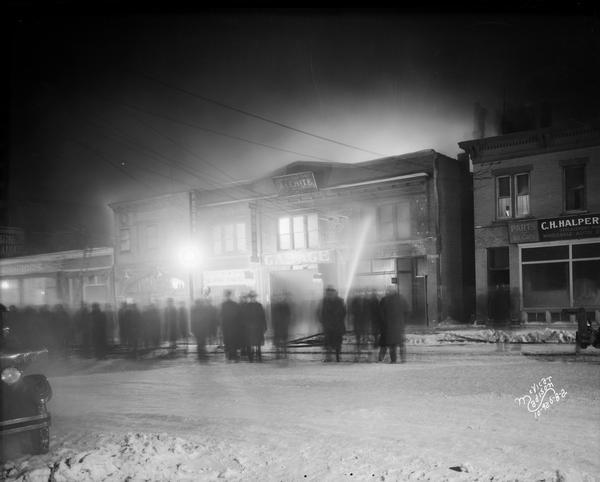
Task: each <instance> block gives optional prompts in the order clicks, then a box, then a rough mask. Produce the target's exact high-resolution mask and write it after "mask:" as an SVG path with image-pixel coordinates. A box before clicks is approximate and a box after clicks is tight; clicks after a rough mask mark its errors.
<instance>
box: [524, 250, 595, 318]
mask: <svg viewBox="0 0 600 482" xmlns="http://www.w3.org/2000/svg"><path fill="white" fill-rule="evenodd" d="M586 244H598V241H597V240H589V239H582V240H576V239H574V240H560V241H549V242H540V243H524V244H519V245H518V248H519V259H518V261H519V292H520V302H519V304H520V309H521V311H532V310H533V311H535V310H536V309H538V310H542V309H548V308H550V309H556V307H547V306H525V304H524V294H523V286H524V285H523V265H532V264H546V263H567V264H568V283H569V286H568V290H569V307H574V303H575V299H574V273H573V271H574V269H573V264H574V263H577V262H582V261H596V260H600V257H596V256H592V257H582V258H576V257H573V247H574V246H578V245H586ZM555 246H567V247H568V254H567V256H566V257H561V258H555V259H548V260H538V261H523V249H531V248H548V247H555Z"/></svg>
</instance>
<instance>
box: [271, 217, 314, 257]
mask: <svg viewBox="0 0 600 482" xmlns="http://www.w3.org/2000/svg"><path fill="white" fill-rule="evenodd" d="M298 219H301V228H302V229H301V230H297V229H296V227H297V226H298V223H297V220H298ZM311 219H312V220H313V221H311ZM286 220H287V221H286ZM284 225H287V231H286V232H283V230H282V226H284ZM311 225H313V226H314V229H310V227H311ZM283 236H286V237H287V242H286V243H282V237H283ZM300 237H301V239H302V242H301V243H298V242H297V238H298V239H299V238H300ZM298 245H300V246H298ZM284 246H287V247H284ZM318 248H319V217H318V214H317V213H305V214H288V215H285V216H279V217H278V218H277V251H293V250H296V249H318Z"/></svg>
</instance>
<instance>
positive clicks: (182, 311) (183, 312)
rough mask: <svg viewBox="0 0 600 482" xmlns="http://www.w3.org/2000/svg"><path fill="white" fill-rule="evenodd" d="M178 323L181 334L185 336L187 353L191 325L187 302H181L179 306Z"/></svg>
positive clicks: (182, 336) (184, 341) (186, 350)
mask: <svg viewBox="0 0 600 482" xmlns="http://www.w3.org/2000/svg"><path fill="white" fill-rule="evenodd" d="M177 324H178V326H179V336H180V337H181V338H183V343H184V345H185V353H186V354H187V352H188V340H189V334H190V326H189V317H188V308H187V306H186V305H185V302H183V301H181V302H180V303H179V308H178V309H177Z"/></svg>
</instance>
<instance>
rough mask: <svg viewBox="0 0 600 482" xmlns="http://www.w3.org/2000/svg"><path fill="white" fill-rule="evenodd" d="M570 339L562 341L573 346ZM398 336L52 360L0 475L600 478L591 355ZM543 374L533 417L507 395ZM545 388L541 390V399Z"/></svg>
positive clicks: (598, 391)
mask: <svg viewBox="0 0 600 482" xmlns="http://www.w3.org/2000/svg"><path fill="white" fill-rule="evenodd" d="M570 346H571V347H572V346H573V345H570ZM499 347H500V345H494V344H485V345H463V346H437V347H418V346H411V345H409V346H408V363H406V364H396V365H392V364H389V363H366V362H363V363H353V362H352V361H351V360H352V356H351V354H345V355H344V360H345V361H343V362H342V363H339V364H337V363H322V362H321V361H320V359H321V357H320V356H318V355H317V354H314V355H308V356H305V357H302V356H297V357H293V358H292V359H290V360H288V361H285V362H284V361H277V360H272V359H271V360H267V361H265V362H263V363H247V362H241V363H227V362H225V361H224V358H222V357H220V356H219V355H214V357H213V358H212V359H211V361H209V362H208V363H203V364H201V363H198V362H197V361H196V360H195V357H194V355H193V354H192V353H190V354H189V355H188V356H187V357H183V356H181V357H176V358H160V359H156V358H152V359H145V360H130V359H120V358H112V359H108V360H103V361H95V360H83V359H73V360H70V361H69V362H63V363H67V364H66V365H58V364H57V363H56V362H54V363H48V365H47V366H46V373H47V374H48V376H49V379H50V383H51V384H52V387H53V390H54V398H53V399H52V400H51V402H50V404H49V409H50V411H51V413H52V420H53V425H52V429H51V447H50V453H49V454H47V455H44V456H26V457H22V458H19V459H16V460H12V461H11V462H9V463H7V464H6V465H5V466H4V468H3V473H4V476H6V477H7V478H8V479H9V480H13V479H17V480H55V481H61V480H77V481H84V480H93V481H96V480H218V479H219V480H286V481H287V480H319V481H321V480H332V481H333V480H335V481H337V480H494V481H496V480H523V481H529V480H532V481H533V480H546V481H550V480H556V481H559V480H560V481H563V480H567V481H579V480H590V481H591V480H600V478H599V477H600V476H599V475H598V474H600V461H599V459H598V454H600V376H599V375H600V370H599V365H598V362H597V360H595V361H594V360H593V359H592V360H591V361H590V359H587V360H586V361H583V360H584V359H583V358H582V359H573V358H568V359H564V358H560V357H554V358H552V357H537V356H523V354H522V353H521V351H520V347H518V349H514V346H513V345H508V347H507V349H506V350H501V349H500V348H499ZM547 377H552V378H551V382H552V384H553V385H554V388H555V389H556V393H560V392H561V390H564V392H563V393H565V394H566V395H564V396H563V397H562V398H560V400H559V401H554V402H553V404H552V405H550V406H549V408H548V409H547V410H542V411H541V415H540V416H539V417H536V416H535V414H534V413H531V412H529V411H528V409H527V407H526V405H524V404H519V403H518V401H517V400H516V399H518V398H519V397H522V396H524V395H526V394H529V390H530V389H531V388H532V386H533V385H534V384H538V383H539V382H540V380H541V379H543V378H547ZM546 399H548V397H547V398H546Z"/></svg>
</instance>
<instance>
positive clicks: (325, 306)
mask: <svg viewBox="0 0 600 482" xmlns="http://www.w3.org/2000/svg"><path fill="white" fill-rule="evenodd" d="M317 317H318V319H319V321H320V323H321V325H322V326H323V332H324V335H325V339H324V345H325V353H326V358H325V361H331V351H332V350H333V351H335V360H336V361H338V362H339V361H340V354H341V351H342V338H343V336H344V332H345V331H346V325H345V322H344V320H345V318H346V306H345V305H344V300H342V298H340V297H339V296H338V294H337V291H336V290H335V288H333V287H332V286H328V287H327V289H326V290H325V296H324V298H323V300H322V301H321V303H320V306H319V308H318V311H317Z"/></svg>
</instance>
